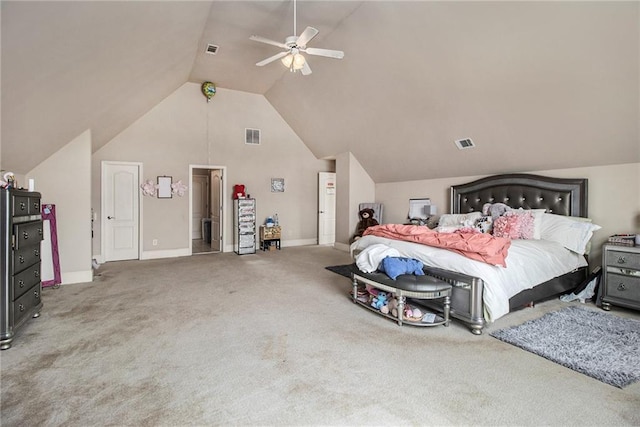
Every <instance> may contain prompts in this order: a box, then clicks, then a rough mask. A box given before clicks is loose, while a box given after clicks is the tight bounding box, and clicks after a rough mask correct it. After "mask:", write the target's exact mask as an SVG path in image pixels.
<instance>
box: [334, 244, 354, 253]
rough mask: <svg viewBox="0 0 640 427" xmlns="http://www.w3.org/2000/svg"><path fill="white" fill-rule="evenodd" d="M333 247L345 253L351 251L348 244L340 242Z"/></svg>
mask: <svg viewBox="0 0 640 427" xmlns="http://www.w3.org/2000/svg"><path fill="white" fill-rule="evenodd" d="M333 247H334V248H335V249H338V250H339V251H343V252H350V249H351V245H347V244H346V243H339V242H335V243H334V244H333Z"/></svg>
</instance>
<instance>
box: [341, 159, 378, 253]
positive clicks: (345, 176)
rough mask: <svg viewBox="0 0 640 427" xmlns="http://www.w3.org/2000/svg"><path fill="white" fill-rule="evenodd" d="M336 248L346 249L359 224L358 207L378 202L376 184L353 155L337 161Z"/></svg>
mask: <svg viewBox="0 0 640 427" xmlns="http://www.w3.org/2000/svg"><path fill="white" fill-rule="evenodd" d="M336 185H337V188H338V190H337V193H338V197H337V200H336V247H340V248H342V249H346V248H347V246H348V244H349V239H350V238H351V237H352V236H353V234H354V233H355V231H356V226H357V224H358V221H359V218H358V205H359V204H360V203H369V202H376V201H377V200H376V197H375V195H376V193H375V183H374V182H373V180H372V179H371V177H370V176H369V174H368V173H367V171H365V170H364V168H363V167H362V165H361V164H360V162H358V160H357V159H356V158H355V157H354V156H353V154H351V153H342V154H340V155H339V156H338V157H337V160H336Z"/></svg>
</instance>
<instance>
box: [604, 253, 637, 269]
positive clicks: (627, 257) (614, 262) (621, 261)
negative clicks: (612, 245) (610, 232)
mask: <svg viewBox="0 0 640 427" xmlns="http://www.w3.org/2000/svg"><path fill="white" fill-rule="evenodd" d="M606 263H607V265H610V266H612V267H620V268H635V269H638V270H640V253H631V252H622V251H616V250H610V251H608V252H607V258H606Z"/></svg>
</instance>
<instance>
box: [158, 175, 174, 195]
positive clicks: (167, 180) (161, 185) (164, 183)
mask: <svg viewBox="0 0 640 427" xmlns="http://www.w3.org/2000/svg"><path fill="white" fill-rule="evenodd" d="M171 179H172V178H171V177H170V176H159V177H158V199H170V198H171V197H172V196H171Z"/></svg>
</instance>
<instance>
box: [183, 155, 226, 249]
mask: <svg viewBox="0 0 640 427" xmlns="http://www.w3.org/2000/svg"><path fill="white" fill-rule="evenodd" d="M189 168H190V181H191V185H190V186H189V188H190V198H191V205H190V208H189V211H190V218H191V224H190V226H189V239H190V240H191V253H192V254H203V253H212V252H213V253H215V252H222V251H223V248H224V242H223V234H222V230H223V229H224V224H223V223H224V215H223V212H224V207H223V204H222V201H223V200H224V195H223V192H224V185H223V178H224V172H225V169H226V168H225V167H223V166H193V165H192V166H190V167H189Z"/></svg>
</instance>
